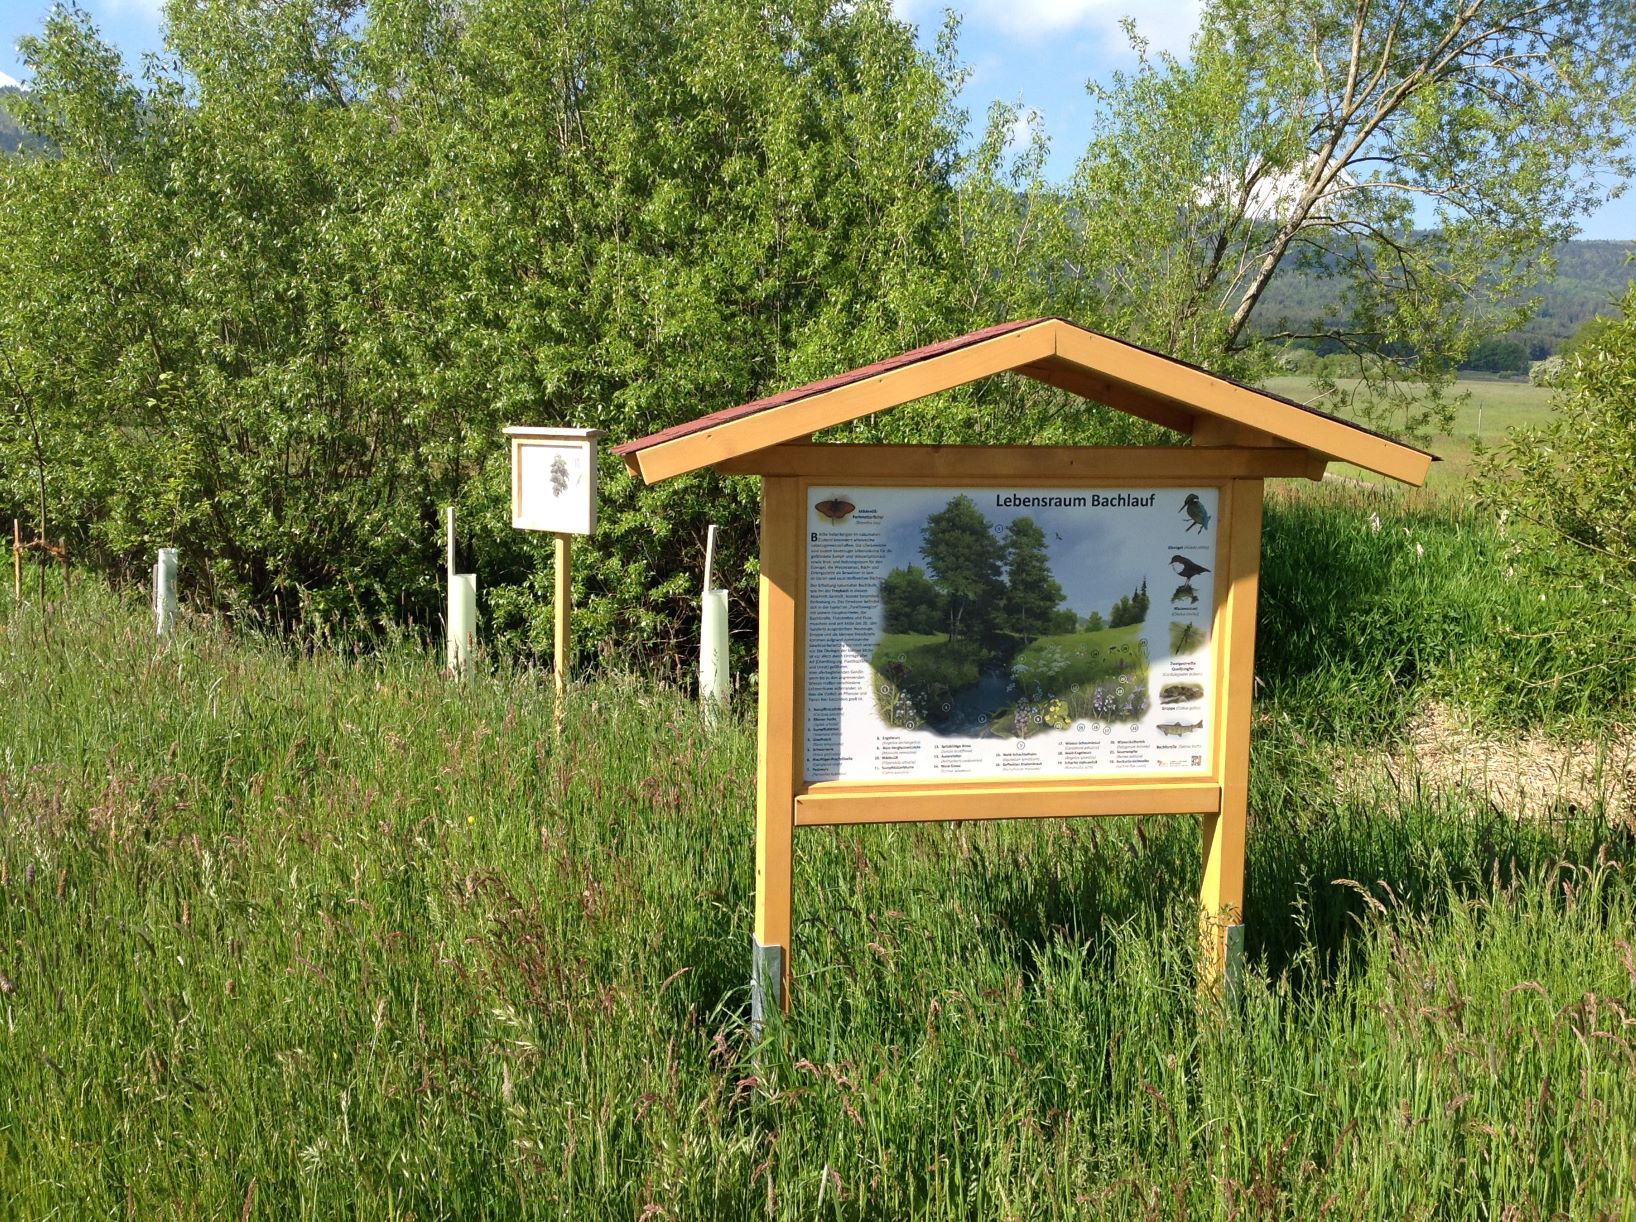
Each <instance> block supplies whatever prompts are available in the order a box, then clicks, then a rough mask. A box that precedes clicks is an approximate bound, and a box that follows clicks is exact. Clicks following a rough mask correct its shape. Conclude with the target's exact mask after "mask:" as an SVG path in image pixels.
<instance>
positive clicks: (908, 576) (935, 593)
mask: <svg viewBox="0 0 1636 1222" xmlns="http://www.w3.org/2000/svg"><path fill="white" fill-rule="evenodd" d="M880 598H881V608H882V610H883V611H884V612H885V620H886V631H888V632H912V633H917V634H923V633H931V632H937V631H938V630H939V629H940V628H941V627H942V624H943V595H942V592H941V591H939V590H938V588H937V586H936V585H935V584H934V583H933V582H932V579H931V578H930V577H928V576H926V570H925V569H923V568H921V567H920V566H919V565H918V564H911V565H910V566H909V567H908V568H904V569H893V570H892V571H891V572H890V573H888V574H887V575H886V579H885V580H884V581H882V582H881V583H880Z"/></svg>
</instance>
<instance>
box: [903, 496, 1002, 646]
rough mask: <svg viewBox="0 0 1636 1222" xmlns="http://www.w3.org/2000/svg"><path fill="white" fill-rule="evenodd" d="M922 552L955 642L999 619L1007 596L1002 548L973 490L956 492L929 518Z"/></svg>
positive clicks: (969, 636)
mask: <svg viewBox="0 0 1636 1222" xmlns="http://www.w3.org/2000/svg"><path fill="white" fill-rule="evenodd" d="M920 540H921V541H920V554H921V555H922V556H924V557H925V558H926V565H927V567H928V568H929V569H930V570H931V573H932V576H933V577H934V578H936V581H937V588H938V589H939V590H940V591H941V592H942V594H943V597H944V599H945V600H946V601H945V603H944V607H943V618H944V624H945V625H946V627H947V629H948V633H949V640H950V642H951V643H952V642H954V641H957V640H959V639H961V637H962V636H965V637H966V638H967V639H974V638H976V637H978V636H980V635H981V633H982V630H983V629H984V628H986V627H987V626H988V625H989V624H990V623H992V622H993V620H994V619H995V617H996V615H997V613H998V611H999V608H1000V604H1001V601H1002V600H1003V599H1004V597H1005V583H1004V582H1003V581H1002V580H1001V579H1000V562H1001V560H1002V559H1003V553H1002V551H1001V548H1000V544H999V541H998V540H997V539H995V537H994V532H993V531H991V530H990V529H989V527H988V522H987V521H986V520H985V519H984V518H983V515H982V513H981V512H980V511H979V510H978V508H977V506H976V505H974V504H973V503H972V500H971V498H970V497H968V496H957V497H955V498H954V499H953V500H951V501H950V502H949V503H948V504H947V505H946V506H944V507H943V509H942V511H941V512H939V513H934V514H932V515H931V517H929V518H927V519H926V529H925V530H924V531H923V532H922V534H921V537H920Z"/></svg>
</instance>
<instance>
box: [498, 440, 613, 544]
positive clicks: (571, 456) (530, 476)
mask: <svg viewBox="0 0 1636 1222" xmlns="http://www.w3.org/2000/svg"><path fill="white" fill-rule="evenodd" d="M505 433H506V436H507V437H509V438H510V439H511V524H512V525H513V526H514V527H516V528H517V529H518V530H543V531H549V532H551V533H552V534H558V535H588V534H591V533H592V532H593V531H595V530H596V443H597V439H598V438H599V437H601V436H602V435H603V432H602V430H601V429H540V428H530V427H528V426H526V425H518V426H514V427H512V428H508V429H506V430H505Z"/></svg>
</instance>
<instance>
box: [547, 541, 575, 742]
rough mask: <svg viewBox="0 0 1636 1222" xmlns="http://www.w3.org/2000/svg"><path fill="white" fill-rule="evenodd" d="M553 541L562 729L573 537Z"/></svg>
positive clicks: (557, 671) (556, 650) (555, 636)
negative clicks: (555, 568)
mask: <svg viewBox="0 0 1636 1222" xmlns="http://www.w3.org/2000/svg"><path fill="white" fill-rule="evenodd" d="M553 538H554V539H555V540H556V553H557V572H556V579H557V587H556V596H555V599H554V601H555V606H553V607H552V614H553V616H554V617H555V620H556V623H555V625H554V627H555V631H554V632H553V634H552V635H553V637H554V638H555V639H554V641H553V648H554V651H555V657H554V659H553V660H554V663H555V666H556V675H557V723H558V727H559V728H560V727H561V724H562V697H563V693H564V692H565V691H567V689H568V619H569V615H570V614H571V611H572V608H571V606H570V603H571V601H572V599H573V595H574V584H573V570H572V569H571V568H570V567H569V566H570V565H571V564H572V563H573V544H574V536H573V535H564V534H557V535H554V536H553Z"/></svg>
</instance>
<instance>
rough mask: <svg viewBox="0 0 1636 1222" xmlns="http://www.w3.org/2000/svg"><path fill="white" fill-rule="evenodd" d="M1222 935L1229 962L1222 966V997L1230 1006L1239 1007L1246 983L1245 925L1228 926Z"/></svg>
mask: <svg viewBox="0 0 1636 1222" xmlns="http://www.w3.org/2000/svg"><path fill="white" fill-rule="evenodd" d="M1222 933H1223V934H1224V935H1225V938H1224V945H1225V947H1226V951H1227V954H1226V960H1227V961H1226V963H1225V964H1223V965H1222V966H1223V970H1222V981H1221V995H1222V998H1223V999H1224V1000H1225V1001H1226V1002H1227V1004H1228V1005H1229V1006H1237V1005H1238V999H1239V992H1240V988H1241V987H1242V985H1243V981H1244V925H1243V923H1242V922H1240V923H1239V924H1237V925H1228V926H1227V927H1226V928H1224V929H1223V930H1222Z"/></svg>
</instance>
